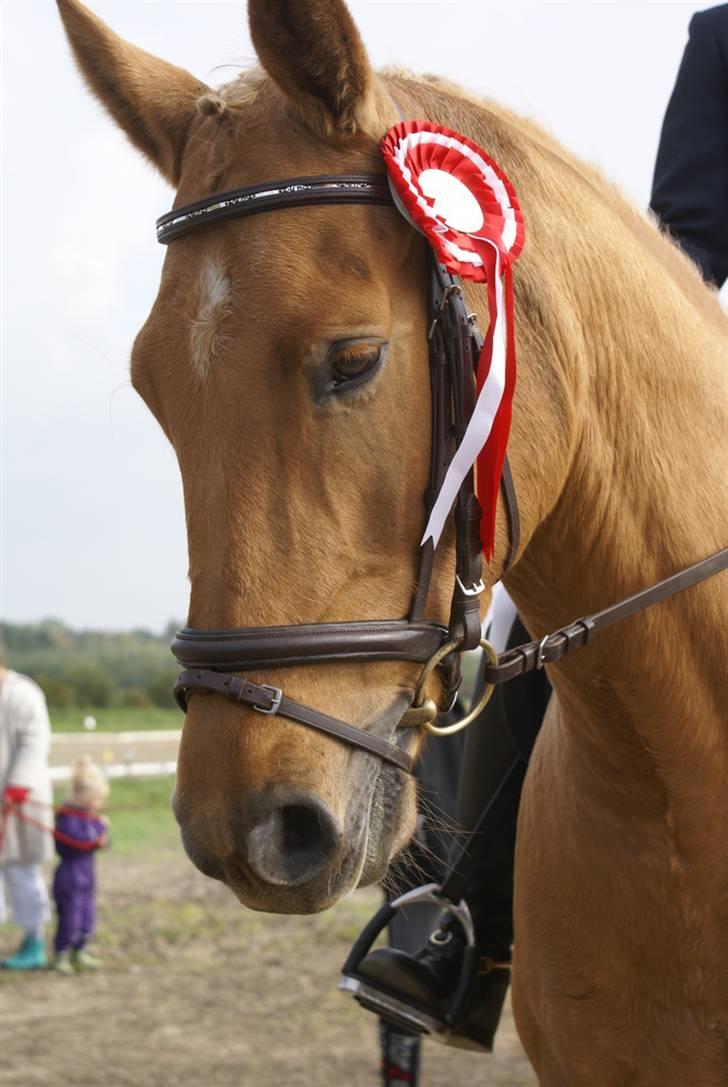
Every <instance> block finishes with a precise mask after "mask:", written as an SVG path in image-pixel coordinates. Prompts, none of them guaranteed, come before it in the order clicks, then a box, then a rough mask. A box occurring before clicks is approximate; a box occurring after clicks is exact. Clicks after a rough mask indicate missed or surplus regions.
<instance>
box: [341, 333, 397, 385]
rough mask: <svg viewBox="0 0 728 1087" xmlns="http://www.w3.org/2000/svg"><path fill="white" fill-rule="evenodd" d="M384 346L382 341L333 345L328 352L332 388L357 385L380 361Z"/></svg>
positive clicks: (371, 372)
mask: <svg viewBox="0 0 728 1087" xmlns="http://www.w3.org/2000/svg"><path fill="white" fill-rule="evenodd" d="M385 347H386V344H383V343H349V344H345V345H343V346H338V347H337V346H335V347H333V348H332V349H331V352H330V354H329V360H330V365H331V387H332V389H341V388H343V387H345V386H352V385H358V384H359V383H360V382H362V381H364V380H366V378H368V377H369V376H370V375H371V374H373V373H374V371H375V370H376V369H377V367H378V366H379V364H380V362H381V361H382V358H383V357H384V349H385Z"/></svg>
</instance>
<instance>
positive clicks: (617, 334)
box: [507, 223, 728, 833]
mask: <svg viewBox="0 0 728 1087" xmlns="http://www.w3.org/2000/svg"><path fill="white" fill-rule="evenodd" d="M617 226H618V224H617V225H615V231H616V230H617ZM641 229H643V230H644V232H649V233H646V234H645V238H646V243H645V244H644V245H643V248H642V250H641V251H637V252H636V251H635V248H634V246H631V252H628V253H627V255H626V258H625V260H624V261H623V262H622V264H621V265H620V263H619V254H618V253H617V252H613V253H612V254H610V256H611V257H612V260H613V261H616V262H617V263H616V264H614V263H610V261H609V259H606V260H605V264H604V267H606V268H608V269H609V271H608V275H607V274H605V273H604V272H603V271H602V272H600V271H599V270H598V269H597V268H594V267H591V268H590V267H588V266H587V265H584V267H582V268H581V269H580V270H579V292H578V294H579V296H580V301H577V300H575V299H572V300H571V305H572V307H573V306H576V307H577V313H578V316H579V319H580V322H581V326H582V327H583V328H584V330H585V345H586V346H585V347H584V349H583V350H581V352H580V353H579V357H578V358H575V360H573V363H572V365H573V370H572V375H571V376H572V380H573V382H574V386H575V388H578V389H579V393H578V395H576V394H575V395H576V399H577V400H578V404H575V406H574V418H575V419H576V423H575V431H574V440H573V454H572V457H571V463H570V467H569V471H568V472H567V474H566V477H565V479H564V482H563V486H561V490H560V493H559V494H558V497H557V498H556V500H555V502H554V504H553V506H552V507H551V510H550V512H549V514H548V516H546V517H545V518H544V519H543V521H542V522H541V523H540V524H539V525H538V526H537V527H536V528H535V529H534V531H533V532H532V534H531V535H530V539H529V540H528V544H527V547H526V549H525V552H524V554H523V556H522V558H521V560H520V561H519V563H518V564H517V566H516V568H515V570H514V571H513V573H512V574H511V575H510V577H509V578H508V579H507V584H508V587H509V589H510V590H511V591H512V593H513V595H514V597H515V599H516V602H517V604H518V606H519V609H520V610H521V611H522V613H523V615H524V617H525V620H526V623H527V625H528V627H529V629H530V630H531V633H532V634H533V636H534V637H538V636H541V635H543V634H544V633H546V632H548V631H550V630H553V629H555V628H556V627H558V626H560V625H563V624H564V623H566V622H568V621H570V620H572V619H574V618H576V617H578V616H580V615H585V614H590V613H592V612H594V611H597V610H600V609H601V608H604V607H606V606H608V605H610V604H612V603H616V602H618V601H619V600H622V599H624V598H625V597H627V596H629V595H631V594H632V593H634V592H636V591H638V590H640V589H643V588H647V587H648V586H650V585H652V584H654V583H655V582H657V581H659V580H661V579H662V578H664V577H667V576H668V575H670V574H673V573H676V572H677V571H679V570H681V569H683V568H685V567H687V566H689V565H691V564H692V563H695V562H697V561H699V560H700V559H702V558H705V557H707V556H708V555H710V554H712V553H713V552H715V551H717V550H719V549H720V548H721V547H723V546H725V542H726V541H725V539H724V529H725V514H724V511H725V504H726V503H725V499H726V493H725V492H726V473H725V458H724V457H723V456H721V455H719V454H718V453H717V452H716V450H717V447H718V446H719V444H720V443H721V442H722V436H724V435H725V434H726V432H727V430H728V411H727V408H726V404H725V396H724V386H725V375H724V355H725V348H724V344H725V334H726V328H725V321H724V318H723V315H722V314H721V313H720V312H719V310H718V307H717V303H716V302H715V300H714V299H711V298H710V296H709V293H708V291H707V289H705V288H703V287H702V286H701V285H700V284H699V283H697V278H696V277H695V274H694V272H693V270H692V269H690V268H689V267H688V265H687V261H685V260H684V258H682V257H680V255H679V254H677V252H676V251H673V250H672V248H671V247H669V246H668V245H667V243H666V242H664V240H663V239H660V238H659V237H658V236H657V234H656V232H655V231H654V230H653V228H652V227H651V226H650V225H649V224H647V223H644V224H643V226H642V228H641ZM638 237H639V232H638ZM625 244H627V243H625ZM651 246H652V247H654V246H656V249H655V252H656V253H657V256H658V257H659V258H660V259H654V253H651V252H650V247H651ZM660 247H662V249H661V248H660ZM627 248H628V249H630V245H627ZM663 250H664V251H663ZM635 258H639V259H635ZM675 261H677V264H675ZM635 268H636V269H637V271H634V269H635ZM615 280H616V281H617V283H618V287H619V290H618V291H615V290H614V286H615V283H614V281H615ZM584 300H588V301H584ZM567 304H568V302H567ZM588 307H591V308H592V309H593V311H594V313H589V312H588ZM594 314H596V315H598V320H599V329H600V330H601V333H599V331H598V330H597V326H596V325H595V323H594V320H595V318H594ZM590 328H591V329H592V335H591V336H590V335H589V329H590ZM527 391H528V390H527ZM531 455H533V454H531ZM525 460H526V463H527V460H528V458H526V459H525ZM523 463H524V459H523V458H521V464H522V465H523ZM516 478H517V479H518V477H516ZM727 590H728V574H726V573H722V574H719V575H716V576H715V577H713V578H712V579H710V580H709V581H707V582H705V583H703V584H702V585H700V586H697V587H693V588H691V589H688V590H685V591H683V592H682V593H680V594H678V595H677V596H676V597H674V598H672V599H671V600H669V601H667V602H664V603H661V604H658V605H656V606H655V607H653V608H651V609H648V610H646V611H644V612H643V613H641V614H640V615H638V616H636V617H634V618H631V619H628V620H626V621H624V622H622V623H620V624H618V625H617V626H615V627H613V628H611V629H610V630H608V631H605V632H603V633H601V634H599V635H598V636H597V638H596V639H595V641H594V642H593V643H592V645H590V646H589V647H588V648H586V649H582V650H579V652H578V653H576V654H575V655H574V657H573V658H568V659H566V660H565V661H564V662H563V664H560V665H557V666H555V667H554V668H553V669H552V670H551V673H552V674H551V676H550V678H551V679H552V682H553V683H554V686H555V688H556V690H557V692H558V695H559V702H560V705H561V721H562V724H563V728H564V729H565V730H566V734H567V735H569V736H570V737H571V738H572V741H573V745H575V748H578V749H580V750H581V751H582V753H585V752H588V753H589V756H588V757H589V758H593V760H594V763H595V765H597V764H598V765H600V766H601V769H602V771H603V770H604V769H605V766H606V767H607V768H613V769H615V770H618V772H619V773H620V774H622V775H624V774H627V775H628V776H629V772H630V769H631V770H632V771H634V773H635V774H637V775H644V773H645V770H646V769H647V770H648V771H654V776H655V780H656V781H657V780H658V779H659V787H660V790H661V791H663V792H664V791H666V792H667V795H668V796H669V797H671V798H672V801H673V802H674V804H675V805H677V806H678V807H679V806H680V804H681V803H682V802H683V801H684V802H685V809H686V811H687V812H688V813H689V812H690V811H691V807H692V810H693V811H694V812H701V813H704V806H703V803H702V802H704V801H705V798H706V797H712V798H713V799H712V800H711V803H712V802H714V801H717V799H718V798H719V797H721V796H722V797H723V803H724V802H725V781H726V776H727V775H728V719H727V717H726V714H725V708H724V697H725V696H724V687H725V660H726V657H727V656H728V637H727V634H726V625H725V610H726V604H727V603H728V600H727V599H726V598H727V595H728V593H727ZM612 780H614V777H612ZM597 787H598V786H597ZM696 798H699V799H700V801H701V803H697V804H696ZM692 819H693V816H692V815H690V814H689V815H688V820H689V821H691V820H692ZM696 829H697V831H698V833H700V831H701V828H700V827H697V828H696ZM702 829H704V825H703V828H702Z"/></svg>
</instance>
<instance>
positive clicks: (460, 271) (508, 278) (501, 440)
mask: <svg viewBox="0 0 728 1087" xmlns="http://www.w3.org/2000/svg"><path fill="white" fill-rule="evenodd" d="M382 153H383V155H384V160H385V163H386V165H387V173H388V176H389V182H390V187H391V189H392V194H393V196H394V199H395V202H396V204H397V206H398V208H399V209H400V211H401V212H402V214H403V215H404V216H405V218H407V219H408V220H409V221H410V222H411V223H412V225H413V226H414V227H415V228H416V229H417V230H419V231H420V232H421V233H423V234H424V235H425V237H426V238H427V240H428V242H429V243H430V245H431V246H432V247H433V249H434V250H435V253H436V255H437V258H438V260H439V261H440V262H441V263H442V264H443V265H444V266H445V267H446V268H447V270H448V271H449V272H451V273H452V274H453V275H456V276H459V277H461V278H463V279H471V280H473V281H475V282H476V283H484V284H485V285H486V287H487V294H488V313H489V317H490V323H489V327H488V333H487V335H486V337H485V340H484V342H483V349H482V352H481V355H480V359H479V361H478V367H477V372H476V391H477V400H476V404H475V408H474V410H473V414H472V416H471V418H470V421H469V423H468V426H467V429H466V431H465V434H464V436H463V438H462V441H461V442H460V445H459V446H458V448H457V450H456V452H455V455H454V457H453V459H452V461H451V463H450V466H449V468H448V471H447V474H446V476H445V479H444V480H443V483H442V487H441V489H440V493H439V494H438V496H437V498H436V500H435V503H434V505H433V507H432V510H431V512H430V517H429V520H428V523H427V527H426V528H425V533H424V536H423V538H422V541H421V542H422V544H424V543H426V542H427V540H429V539H431V540H432V543H433V546H434V547H437V544H438V541H439V539H440V536H441V534H442V530H443V528H444V526H445V522H446V521H447V518H448V516H449V513H450V510H451V509H452V505H453V503H454V501H455V498H456V497H457V494H458V491H459V490H460V487H461V486H462V484H463V481H464V480H465V477H466V476H467V474H468V472H470V471H471V470H472V469H474V470H475V481H476V493H477V495H478V499H479V501H480V504H481V506H482V510H483V518H482V523H481V542H482V545H483V552H484V554H485V557H486V559H488V560H490V559H491V558H492V557H493V547H494V542H495V516H496V508H497V503H498V490H499V485H500V478H501V472H502V470H503V459H504V457H505V453H506V446H507V444H508V434H509V431H510V425H511V406H512V402H513V391H514V388H515V381H516V352H515V340H514V328H513V281H512V274H511V271H512V266H513V264H514V262H515V260H516V259H517V257H518V255H519V253H520V252H521V249H522V248H523V242H524V237H525V232H524V225H523V215H522V213H521V209H520V206H519V203H518V199H517V197H516V194H515V191H514V189H513V186H512V185H511V183H510V181H509V180H508V178H507V177H506V175H505V174H504V173H503V171H502V170H501V168H500V167H499V166H498V164H497V163H496V162H494V161H493V159H492V158H490V156H489V155H487V154H486V152H485V151H483V150H482V148H480V147H478V146H477V144H475V143H473V142H472V141H471V140H469V139H468V138H467V137H466V136H461V135H459V134H458V133H456V132H451V131H450V130H449V129H447V128H444V127H443V126H442V125H436V124H431V123H430V122H428V121H403V122H401V123H400V124H398V125H395V127H394V128H391V129H390V130H389V132H388V133H387V134H386V136H385V137H384V140H383V141H382Z"/></svg>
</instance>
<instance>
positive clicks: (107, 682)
mask: <svg viewBox="0 0 728 1087" xmlns="http://www.w3.org/2000/svg"><path fill="white" fill-rule="evenodd" d="M180 625H181V624H178V623H175V622H170V623H169V624H168V625H167V627H166V628H165V630H164V631H163V632H162V633H161V634H154V633H152V632H151V631H149V630H143V629H139V630H130V631H124V632H120V633H117V632H111V631H99V630H72V629H71V628H70V627H68V626H66V625H65V623H61V622H59V621H58V620H56V619H46V620H44V621H43V622H40V623H30V624H15V623H0V644H1V645H2V647H3V650H4V657H5V663H6V666H7V667H8V668H13V669H15V671H17V672H22V673H24V674H25V675H26V676H31V678H32V679H34V680H35V681H36V683H38V684H39V685H40V686H41V687H42V688H43V690H44V691H45V695H46V698H47V699H48V704H49V706H50V707H51V708H52V709H105V708H107V707H109V706H128V707H133V708H139V709H143V708H148V707H150V706H162V707H169V706H172V705H173V702H172V695H171V693H170V692H171V688H172V684H173V682H174V678H175V676H176V675H177V672H178V671H179V666H178V665H176V664H175V662H174V660H173V658H172V655H171V653H170V651H169V643H170V641H171V639H172V636H173V635H174V633H175V631H176V630H177V629H178V627H179V626H180Z"/></svg>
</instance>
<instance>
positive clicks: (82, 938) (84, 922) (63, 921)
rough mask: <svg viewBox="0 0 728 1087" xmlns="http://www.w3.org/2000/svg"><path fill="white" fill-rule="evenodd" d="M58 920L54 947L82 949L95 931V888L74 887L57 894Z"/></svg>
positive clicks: (57, 948) (59, 949)
mask: <svg viewBox="0 0 728 1087" xmlns="http://www.w3.org/2000/svg"><path fill="white" fill-rule="evenodd" d="M54 897H55V902H56V911H57V914H58V922H57V927H56V935H55V940H54V947H55V949H56V952H59V951H69V950H71V949H72V950H74V951H80V950H81V948H82V947H84V946H85V944H86V943H87V941H88V940H89V938H90V936H91V935H92V933H93V931H94V926H95V923H96V903H95V901H94V891H93V888H80V889H78V888H77V889H73V890H69V891H65V892H56V894H55V896H54Z"/></svg>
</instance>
